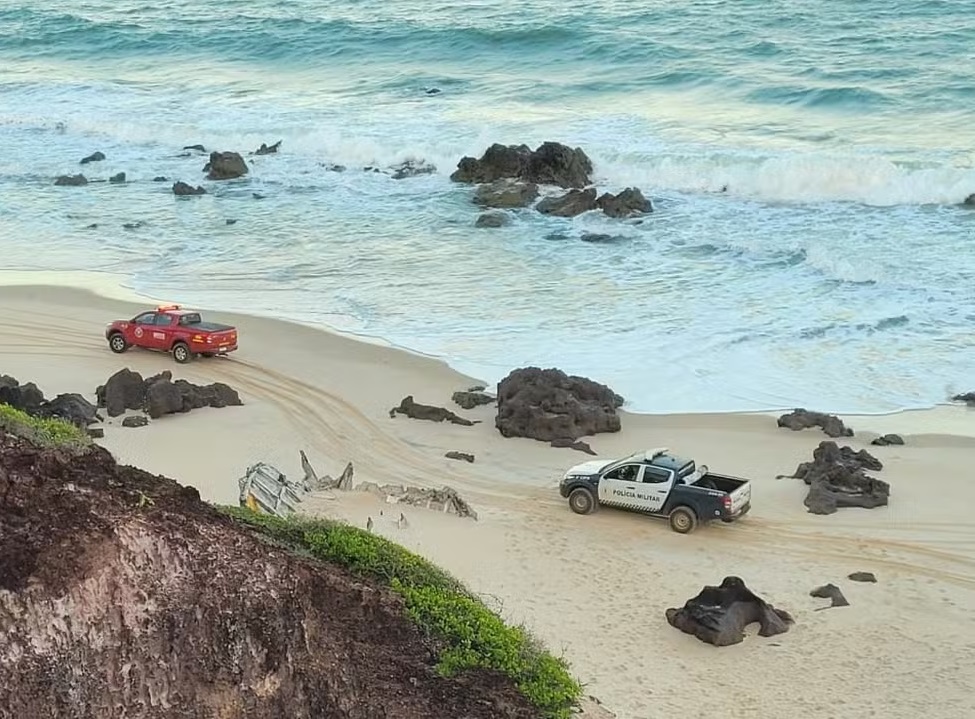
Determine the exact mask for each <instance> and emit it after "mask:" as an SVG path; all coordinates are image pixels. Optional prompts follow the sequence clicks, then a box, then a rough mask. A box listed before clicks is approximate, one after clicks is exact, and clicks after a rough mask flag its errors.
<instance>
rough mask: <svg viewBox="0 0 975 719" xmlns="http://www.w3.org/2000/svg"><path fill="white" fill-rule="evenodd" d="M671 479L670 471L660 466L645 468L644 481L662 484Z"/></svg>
mask: <svg viewBox="0 0 975 719" xmlns="http://www.w3.org/2000/svg"><path fill="white" fill-rule="evenodd" d="M668 479H670V472H668V471H667V470H665V469H660V468H658V467H647V468H646V469H644V470H643V481H644V483H647V484H660V483H661V482H666V481H667V480H668Z"/></svg>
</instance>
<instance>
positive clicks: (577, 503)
mask: <svg viewBox="0 0 975 719" xmlns="http://www.w3.org/2000/svg"><path fill="white" fill-rule="evenodd" d="M569 508H570V509H571V510H572V511H573V512H575V513H576V514H592V513H593V512H594V511H596V498H595V497H593V496H592V492H590V491H589V490H588V489H583V488H582V487H579V488H578V489H573V490H572V492H571V493H570V494H569Z"/></svg>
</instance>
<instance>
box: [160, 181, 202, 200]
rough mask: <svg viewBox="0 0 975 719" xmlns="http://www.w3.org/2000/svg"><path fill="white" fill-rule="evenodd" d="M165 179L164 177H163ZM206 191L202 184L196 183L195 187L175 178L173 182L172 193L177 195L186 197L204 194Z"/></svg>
mask: <svg viewBox="0 0 975 719" xmlns="http://www.w3.org/2000/svg"><path fill="white" fill-rule="evenodd" d="M163 179H165V178H163ZM206 193H207V191H206V188H205V187H203V186H202V185H197V186H196V187H195V188H194V187H193V185H188V184H187V183H185V182H183V181H182V180H177V181H176V182H174V183H173V194H174V195H177V196H178V197H188V196H190V195H205V194H206Z"/></svg>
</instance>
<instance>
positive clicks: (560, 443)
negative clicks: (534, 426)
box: [550, 437, 596, 455]
mask: <svg viewBox="0 0 975 719" xmlns="http://www.w3.org/2000/svg"><path fill="white" fill-rule="evenodd" d="M550 444H551V445H552V446H553V447H560V448H566V449H574V450H576V451H577V452H585V453H586V454H592V455H595V454H596V452H595V451H594V450H593V448H592V447H590V446H589V444H588V443H587V442H583V441H582V440H572V439H569V438H568V437H561V438H560V439H553V440H552V441H551V442H550Z"/></svg>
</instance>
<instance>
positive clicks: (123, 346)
mask: <svg viewBox="0 0 975 719" xmlns="http://www.w3.org/2000/svg"><path fill="white" fill-rule="evenodd" d="M108 348H109V349H110V350H112V352H114V353H115V354H122V353H123V352H125V350H127V349H128V348H129V343H128V342H126V341H125V337H123V336H122V333H121V332H113V333H112V336H111V337H109V338H108Z"/></svg>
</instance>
